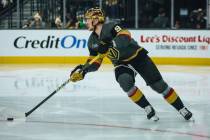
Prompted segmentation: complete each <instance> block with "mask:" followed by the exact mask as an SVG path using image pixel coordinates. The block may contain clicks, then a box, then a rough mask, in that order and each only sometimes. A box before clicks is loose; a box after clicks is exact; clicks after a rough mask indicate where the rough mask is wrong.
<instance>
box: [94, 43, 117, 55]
mask: <svg viewBox="0 0 210 140" xmlns="http://www.w3.org/2000/svg"><path fill="white" fill-rule="evenodd" d="M112 47H113V44H112V42H111V43H108V42H105V41H99V42H98V43H97V44H95V45H93V49H94V50H95V51H97V52H99V53H100V54H105V53H107V51H108V50H109V48H112Z"/></svg>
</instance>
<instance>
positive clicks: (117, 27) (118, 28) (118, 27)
mask: <svg viewBox="0 0 210 140" xmlns="http://www.w3.org/2000/svg"><path fill="white" fill-rule="evenodd" d="M114 30H115V31H116V32H117V33H119V32H120V31H121V30H122V28H121V27H120V26H118V25H117V26H115V27H114Z"/></svg>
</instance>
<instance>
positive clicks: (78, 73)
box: [70, 65, 87, 82]
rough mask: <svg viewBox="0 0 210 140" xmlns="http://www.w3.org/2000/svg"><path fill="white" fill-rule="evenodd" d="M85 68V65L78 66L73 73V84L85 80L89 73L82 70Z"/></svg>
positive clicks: (71, 76) (71, 77)
mask: <svg viewBox="0 0 210 140" xmlns="http://www.w3.org/2000/svg"><path fill="white" fill-rule="evenodd" d="M83 67H84V65H78V66H76V67H75V68H74V69H73V70H72V71H71V74H70V79H71V81H72V82H77V81H80V80H83V79H84V77H85V74H86V73H87V71H86V70H82V69H83Z"/></svg>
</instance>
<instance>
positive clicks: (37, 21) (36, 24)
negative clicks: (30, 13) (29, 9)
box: [31, 12, 45, 29]
mask: <svg viewBox="0 0 210 140" xmlns="http://www.w3.org/2000/svg"><path fill="white" fill-rule="evenodd" d="M31 28H32V29H44V28H45V22H43V21H42V18H41V16H40V14H39V13H38V12H37V13H36V14H35V15H34V21H33V22H32V24H31Z"/></svg>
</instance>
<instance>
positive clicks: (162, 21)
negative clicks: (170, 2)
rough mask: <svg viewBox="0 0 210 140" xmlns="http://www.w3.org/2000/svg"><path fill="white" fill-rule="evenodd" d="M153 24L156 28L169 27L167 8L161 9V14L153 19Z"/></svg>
mask: <svg viewBox="0 0 210 140" xmlns="http://www.w3.org/2000/svg"><path fill="white" fill-rule="evenodd" d="M153 26H154V27H155V28H169V19H168V17H166V12H165V9H163V8H160V9H159V14H158V16H157V17H156V18H155V19H154V21H153Z"/></svg>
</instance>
